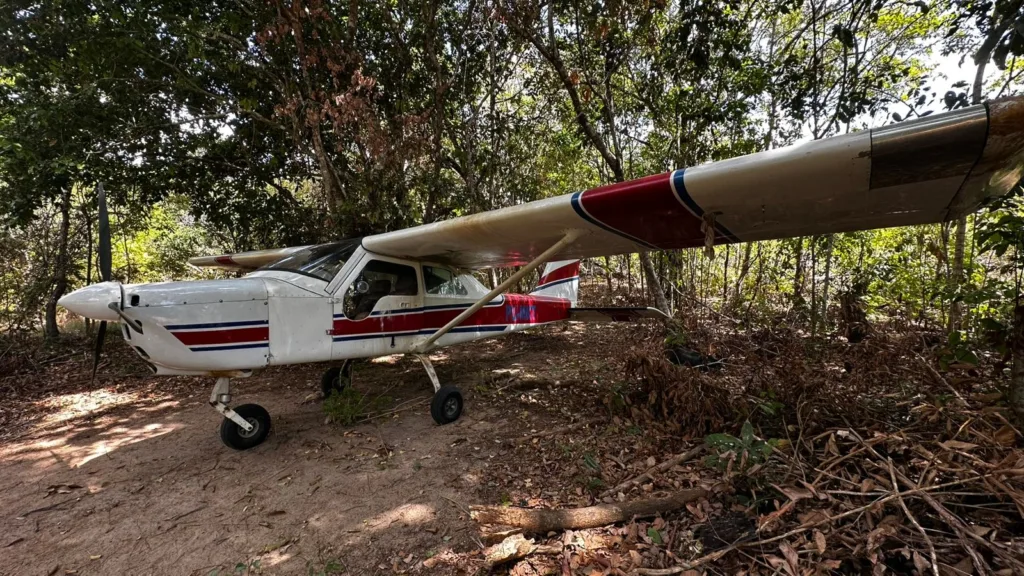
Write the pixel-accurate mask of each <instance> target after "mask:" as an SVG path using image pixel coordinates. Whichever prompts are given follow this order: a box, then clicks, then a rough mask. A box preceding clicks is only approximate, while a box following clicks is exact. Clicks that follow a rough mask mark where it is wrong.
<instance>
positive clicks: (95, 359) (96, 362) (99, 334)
mask: <svg viewBox="0 0 1024 576" xmlns="http://www.w3.org/2000/svg"><path fill="white" fill-rule="evenodd" d="M106 335H107V321H106V320H104V321H102V322H100V329H99V330H97V331H96V348H95V349H93V351H92V379H93V380H95V379H96V369H97V368H99V367H100V353H101V352H103V337H104V336H106Z"/></svg>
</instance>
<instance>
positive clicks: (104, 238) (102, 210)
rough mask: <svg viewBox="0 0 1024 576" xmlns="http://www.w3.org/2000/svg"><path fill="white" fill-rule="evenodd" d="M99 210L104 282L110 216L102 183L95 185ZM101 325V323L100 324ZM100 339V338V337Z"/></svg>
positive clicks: (107, 275)
mask: <svg viewBox="0 0 1024 576" xmlns="http://www.w3.org/2000/svg"><path fill="white" fill-rule="evenodd" d="M96 193H97V198H96V202H97V204H98V210H97V211H98V212H99V224H100V225H99V235H100V245H99V252H100V253H99V264H100V279H101V280H103V281H104V282H110V258H111V256H110V218H109V216H108V215H107V193H106V191H104V190H103V183H102V182H101V183H100V184H98V185H97V187H96ZM101 326H102V324H101ZM101 340H102V339H101Z"/></svg>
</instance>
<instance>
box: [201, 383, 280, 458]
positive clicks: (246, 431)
mask: <svg viewBox="0 0 1024 576" xmlns="http://www.w3.org/2000/svg"><path fill="white" fill-rule="evenodd" d="M229 402H231V379H230V378H217V384H216V385H215V386H214V387H213V392H212V393H211V394H210V406H213V408H214V409H215V410H217V412H220V413H221V414H223V415H224V421H223V422H221V425H220V439H221V440H222V441H223V442H224V444H226V445H227V446H228V447H229V448H234V449H235V450H248V449H249V448H252V447H254V446H258V445H259V444H262V443H263V441H264V440H266V439H267V434H269V433H270V414H269V413H268V412H267V411H266V409H264V408H263V407H262V406H260V405H258V404H243V405H241V406H239V407H238V408H235V409H231V408H229V407H228V403H229Z"/></svg>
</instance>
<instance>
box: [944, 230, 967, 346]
mask: <svg viewBox="0 0 1024 576" xmlns="http://www.w3.org/2000/svg"><path fill="white" fill-rule="evenodd" d="M966 237H967V216H961V217H960V218H958V219H957V221H956V236H955V237H954V239H953V271H952V273H951V274H950V285H949V287H950V291H951V292H952V293H953V295H954V296H953V297H954V298H955V297H956V292H957V290H958V289H959V288H960V284H961V283H962V282H963V275H964V243H965V239H966ZM962 315H963V308H962V305H961V303H960V302H957V301H956V300H954V301H953V302H952V303H951V304H950V307H949V326H948V327H947V329H948V331H950V332H953V331H955V330H959V329H960V318H961V316H962Z"/></svg>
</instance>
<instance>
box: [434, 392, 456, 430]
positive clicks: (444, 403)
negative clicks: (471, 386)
mask: <svg viewBox="0 0 1024 576" xmlns="http://www.w3.org/2000/svg"><path fill="white" fill-rule="evenodd" d="M461 415H462V392H460V391H459V389H458V388H456V387H455V386H442V387H441V389H440V390H438V391H437V393H436V394H434V399H433V400H431V401H430V417H431V418H433V419H434V422H437V423H438V424H441V425H445V424H451V423H452V422H455V421H456V420H458V419H459V416H461Z"/></svg>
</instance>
